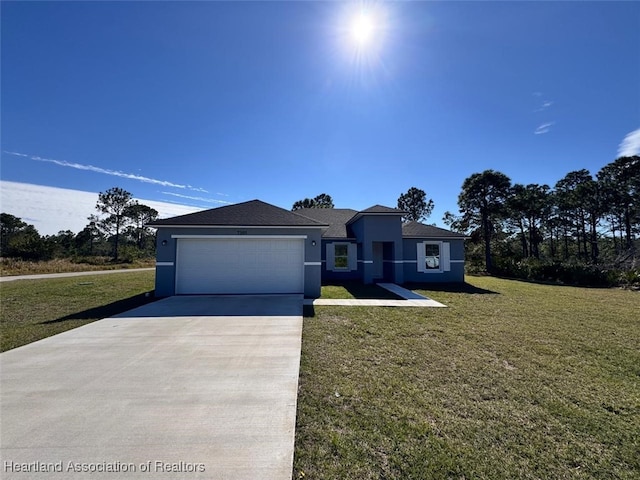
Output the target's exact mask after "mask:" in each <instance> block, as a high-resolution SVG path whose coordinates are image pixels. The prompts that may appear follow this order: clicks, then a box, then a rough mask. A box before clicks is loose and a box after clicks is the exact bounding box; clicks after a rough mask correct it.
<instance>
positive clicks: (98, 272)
mask: <svg viewBox="0 0 640 480" xmlns="http://www.w3.org/2000/svg"><path fill="white" fill-rule="evenodd" d="M147 270H155V268H153V267H151V268H123V269H120V270H96V271H93V272H91V271H88V272H67V273H41V274H39V275H9V276H3V277H0V282H13V281H15V280H41V279H44V278H63V277H82V276H84V275H106V274H107V273H127V272H145V271H147Z"/></svg>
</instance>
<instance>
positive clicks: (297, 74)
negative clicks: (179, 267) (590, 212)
mask: <svg viewBox="0 0 640 480" xmlns="http://www.w3.org/2000/svg"><path fill="white" fill-rule="evenodd" d="M358 5H364V7H362V8H364V9H365V10H366V11H368V12H370V13H369V15H370V17H369V18H370V20H369V21H370V22H371V24H372V25H373V26H372V30H371V31H370V32H369V34H370V40H369V41H368V42H364V43H358V42H356V41H355V40H354V38H353V37H352V35H351V31H350V25H351V19H352V18H353V16H354V13H355V11H356V10H357V9H358V8H359V7H358ZM1 9H2V11H1V13H2V56H1V59H2V105H1V108H2V131H1V133H2V157H1V179H2V180H4V181H12V182H22V183H28V184H35V185H44V186H55V187H61V188H66V189H73V190H82V191H89V192H100V191H104V190H106V189H108V188H110V187H113V186H120V187H122V188H125V189H126V190H128V191H130V192H132V193H133V194H134V195H135V196H136V197H139V198H144V199H151V200H156V201H160V202H180V203H185V204H188V205H193V206H199V207H207V208H210V207H213V206H218V205H222V204H223V203H220V202H231V203H235V202H240V201H245V200H250V199H254V198H259V199H262V200H264V201H267V202H270V203H273V204H276V205H279V206H282V207H285V208H290V207H291V205H292V204H293V202H294V201H296V200H298V199H301V198H304V197H312V196H315V195H317V194H319V193H322V192H324V193H328V194H330V195H331V196H332V197H333V199H334V202H335V204H336V206H337V207H345V208H355V209H361V208H366V207H368V206H371V205H373V204H377V203H380V204H386V205H389V206H395V203H396V200H397V198H398V196H399V195H400V194H401V193H403V192H405V191H406V190H407V189H408V188H409V187H412V186H416V187H419V188H422V189H423V190H425V191H426V192H427V194H428V196H429V197H430V198H432V199H433V200H434V202H435V205H436V210H435V211H434V214H433V215H432V216H431V218H429V219H428V223H432V222H436V223H438V224H442V222H441V217H442V213H443V212H444V211H445V210H453V211H457V205H456V200H457V196H458V194H459V192H460V186H461V185H462V182H463V181H464V179H465V178H466V177H468V176H469V175H471V174H472V173H475V172H479V171H482V170H485V169H489V168H491V169H495V170H499V171H502V172H503V173H505V174H507V175H508V176H509V177H510V178H511V179H512V181H513V182H519V183H547V184H550V185H553V184H554V183H555V182H556V181H557V180H559V179H560V178H562V177H563V176H564V175H565V174H566V173H568V172H569V171H571V170H576V169H581V168H587V169H589V170H590V171H591V172H592V173H594V174H595V173H596V172H597V171H598V170H599V169H600V168H601V167H602V166H604V165H605V164H606V163H608V162H611V161H613V160H614V159H615V158H617V157H618V156H619V155H620V153H633V152H636V153H638V151H640V139H639V138H636V137H640V3H639V2H388V3H387V2H366V3H365V4H359V3H356V2H351V3H347V2H345V3H340V2H302V1H296V2H64V3H62V2H36V3H31V2H4V1H3V2H2V4H1ZM634 132H635V136H634ZM628 135H629V139H628V140H627V142H626V144H624V145H623V146H621V144H623V141H624V139H625V137H626V136H628ZM52 160H55V162H54V161H52ZM158 182H161V183H158ZM162 182H164V183H162ZM187 197H193V198H187ZM24 202H26V203H28V202H29V196H28V195H25V198H24ZM70 208H71V207H70ZM9 213H12V212H9ZM60 228H61V229H64V228H67V227H66V226H64V225H60Z"/></svg>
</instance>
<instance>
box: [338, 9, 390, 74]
mask: <svg viewBox="0 0 640 480" xmlns="http://www.w3.org/2000/svg"><path fill="white" fill-rule="evenodd" d="M341 15H342V18H341V20H340V24H341V28H340V31H341V35H340V37H341V40H340V42H341V43H342V49H343V50H344V51H346V52H347V54H348V55H350V56H351V59H352V61H353V62H354V63H357V64H363V63H367V64H371V63H374V62H377V61H379V60H380V55H381V52H382V48H383V47H384V44H385V37H386V32H387V30H388V25H387V18H386V16H385V11H384V9H383V7H382V5H381V4H374V3H370V4H366V3H361V4H351V5H348V6H347V7H346V8H345V10H344V11H343V12H342V14H341Z"/></svg>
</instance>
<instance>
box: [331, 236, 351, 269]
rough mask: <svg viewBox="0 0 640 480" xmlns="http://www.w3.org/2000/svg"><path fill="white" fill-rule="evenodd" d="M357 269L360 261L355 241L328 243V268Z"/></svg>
mask: <svg viewBox="0 0 640 480" xmlns="http://www.w3.org/2000/svg"><path fill="white" fill-rule="evenodd" d="M357 269H358V261H357V256H356V244H355V243H348V242H344V243H343V242H340V243H327V270H330V271H333V272H344V271H346V272H349V271H351V270H357Z"/></svg>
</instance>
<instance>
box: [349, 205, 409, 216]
mask: <svg viewBox="0 0 640 480" xmlns="http://www.w3.org/2000/svg"><path fill="white" fill-rule="evenodd" d="M358 213H391V214H394V215H404V214H406V213H407V212H405V211H403V210H398V209H397V208H391V207H385V206H384V205H374V206H372V207H369V208H366V209H364V210H360V211H359V212H358Z"/></svg>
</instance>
